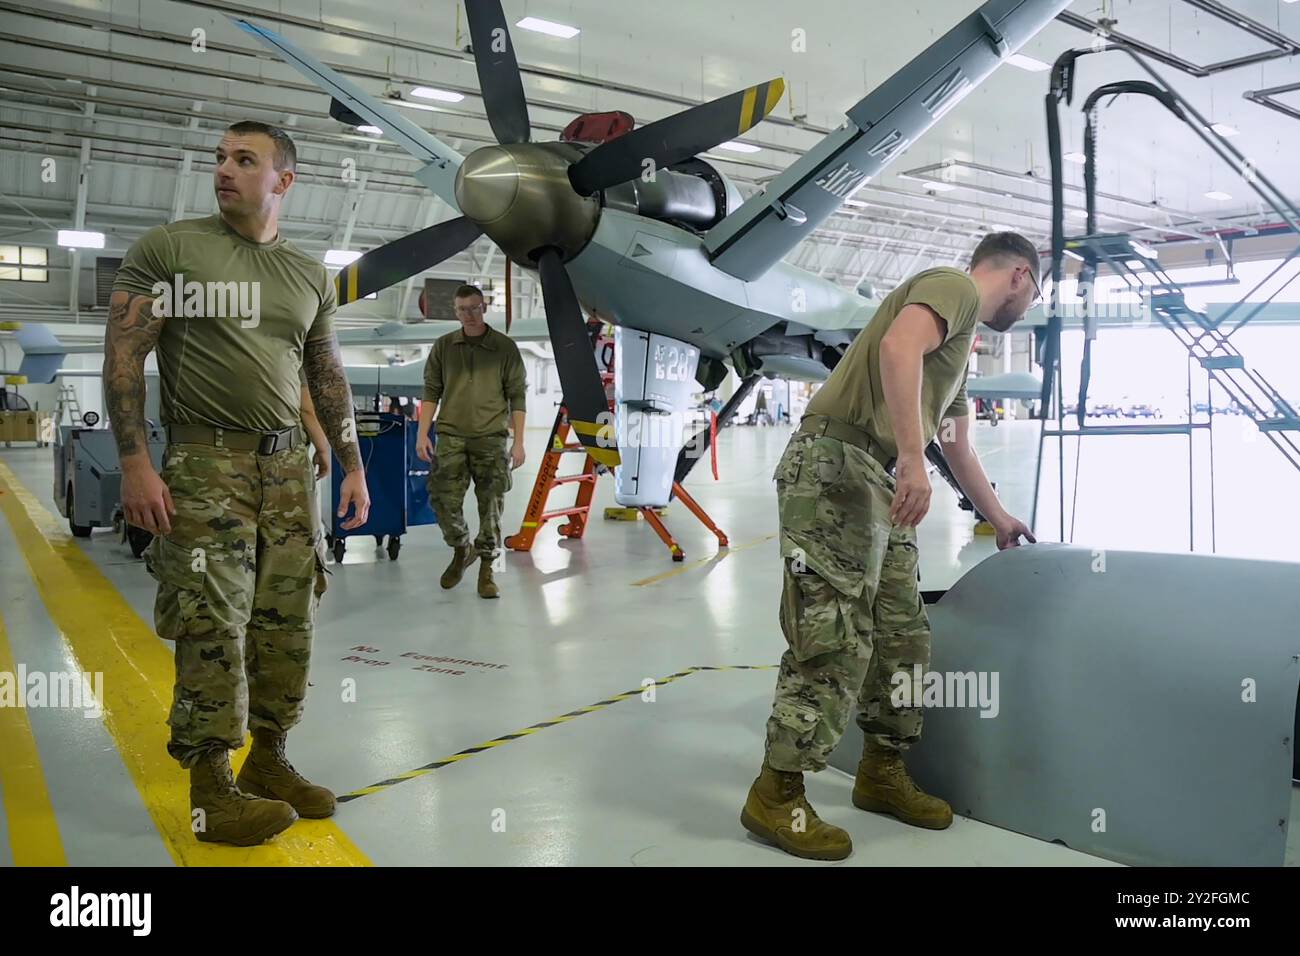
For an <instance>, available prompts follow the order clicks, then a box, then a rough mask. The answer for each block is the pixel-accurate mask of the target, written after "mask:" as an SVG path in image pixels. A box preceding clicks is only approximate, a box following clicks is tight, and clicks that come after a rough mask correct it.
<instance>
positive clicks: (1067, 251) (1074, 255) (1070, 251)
mask: <svg viewBox="0 0 1300 956" xmlns="http://www.w3.org/2000/svg"><path fill="white" fill-rule="evenodd" d="M1062 251H1063V252H1064V253H1065V254H1066V255H1067V256H1069V257H1070V258H1071V259H1078V260H1079V261H1080V262H1083V256H1081V255H1079V254H1078V253H1077V252H1075V251H1074V250H1073V249H1063V250H1062Z"/></svg>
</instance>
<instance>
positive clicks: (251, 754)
mask: <svg viewBox="0 0 1300 956" xmlns="http://www.w3.org/2000/svg"><path fill="white" fill-rule="evenodd" d="M235 784H236V786H238V787H239V789H240V790H242V791H243V792H244V793H248V794H252V795H253V796H255V797H268V798H270V799H273V800H283V801H284V802H285V803H287V804H289V805H290V806H291V807H293V808H294V809H295V810H296V811H298V815H299V816H301V817H306V818H307V819H308V820H320V819H322V818H323V817H329V816H333V815H334V807H335V802H334V794H332V793H330V792H329V791H328V790H326V789H325V788H324V787H321V786H318V785H316V784H314V783H312V782H311V781H310V780H308V779H307V778H306V777H304V776H303V775H302V774H300V773H299V772H298V771H297V770H294V769H293V765H292V764H291V763H289V760H288V758H287V757H285V755H284V734H277V733H276V732H275V731H272V730H267V729H266V728H263V727H259V728H258V729H257V730H254V731H253V746H252V748H251V749H250V750H249V751H248V759H247V760H245V761H244V765H243V766H242V767H240V768H239V779H238V780H236V781H235Z"/></svg>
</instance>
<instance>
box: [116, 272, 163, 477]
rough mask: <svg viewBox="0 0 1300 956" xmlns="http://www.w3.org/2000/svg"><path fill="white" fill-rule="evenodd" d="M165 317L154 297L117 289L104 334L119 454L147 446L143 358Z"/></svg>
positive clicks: (152, 343)
mask: <svg viewBox="0 0 1300 956" xmlns="http://www.w3.org/2000/svg"><path fill="white" fill-rule="evenodd" d="M163 321H164V320H163V319H162V318H161V317H159V316H156V315H155V314H154V311H153V297H152V296H147V295H133V294H131V293H129V292H114V293H113V295H112V298H111V299H109V307H108V327H107V330H106V333H105V336H104V401H105V404H106V405H107V406H108V419H109V422H110V423H111V425H112V428H113V436H114V437H115V438H116V439H117V453H118V456H119V457H120V458H125V457H127V456H128V455H135V454H138V453H140V452H143V451H145V450H146V442H145V432H144V398H145V391H144V360H145V357H146V356H147V355H148V354H149V353H150V351H152V350H153V347H154V346H155V345H157V344H158V335H159V333H161V332H162V327H163Z"/></svg>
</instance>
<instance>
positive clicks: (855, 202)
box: [844, 199, 867, 209]
mask: <svg viewBox="0 0 1300 956" xmlns="http://www.w3.org/2000/svg"><path fill="white" fill-rule="evenodd" d="M844 205H846V206H852V207H853V208H854V209H866V208H867V204H866V203H864V202H863V201H862V200H861V199H846V200H844Z"/></svg>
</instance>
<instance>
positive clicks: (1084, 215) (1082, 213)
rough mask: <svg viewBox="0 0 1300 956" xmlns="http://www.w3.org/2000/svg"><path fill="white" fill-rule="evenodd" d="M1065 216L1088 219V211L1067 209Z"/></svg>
mask: <svg viewBox="0 0 1300 956" xmlns="http://www.w3.org/2000/svg"><path fill="white" fill-rule="evenodd" d="M1065 216H1066V218H1067V219H1087V218H1088V213H1087V212H1086V211H1084V210H1082V209H1067V210H1065Z"/></svg>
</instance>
